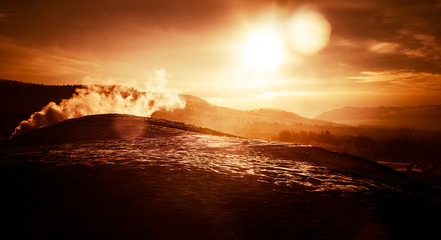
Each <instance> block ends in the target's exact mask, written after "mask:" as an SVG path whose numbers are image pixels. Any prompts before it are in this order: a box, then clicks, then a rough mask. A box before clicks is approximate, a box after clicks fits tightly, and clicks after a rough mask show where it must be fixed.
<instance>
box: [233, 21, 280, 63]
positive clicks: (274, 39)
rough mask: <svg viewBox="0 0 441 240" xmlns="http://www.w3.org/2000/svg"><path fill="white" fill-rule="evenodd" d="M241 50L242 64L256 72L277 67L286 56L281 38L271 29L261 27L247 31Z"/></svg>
mask: <svg viewBox="0 0 441 240" xmlns="http://www.w3.org/2000/svg"><path fill="white" fill-rule="evenodd" d="M241 51H242V62H243V65H244V66H245V67H246V68H247V69H250V70H253V71H258V72H259V71H268V70H274V69H276V68H278V67H279V66H280V65H281V64H282V63H283V61H284V60H285V57H286V56H285V55H286V49H285V46H284V42H283V38H282V36H281V34H280V33H278V32H277V31H275V30H273V29H265V28H263V29H258V30H255V31H253V32H251V33H249V34H248V36H247V37H246V39H245V41H244V42H243V44H242V46H241Z"/></svg>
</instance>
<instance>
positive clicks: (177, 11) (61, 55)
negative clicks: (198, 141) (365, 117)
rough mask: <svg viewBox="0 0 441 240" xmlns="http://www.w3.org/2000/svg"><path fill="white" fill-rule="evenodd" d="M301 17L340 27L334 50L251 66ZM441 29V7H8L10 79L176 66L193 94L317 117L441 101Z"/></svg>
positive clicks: (2, 17) (119, 76)
mask: <svg viewBox="0 0 441 240" xmlns="http://www.w3.org/2000/svg"><path fill="white" fill-rule="evenodd" d="M301 9H309V10H311V11H314V12H315V13H317V14H319V15H320V16H321V17H323V19H326V21H327V22H328V23H329V26H330V29H331V31H330V35H329V41H327V45H326V46H324V47H323V48H320V51H317V52H314V54H306V55H305V54H298V53H296V52H292V51H287V52H286V55H289V59H290V60H289V61H285V62H280V63H277V69H272V70H271V71H270V72H261V71H257V70H259V69H257V68H265V66H266V65H267V64H272V63H274V62H271V61H269V60H267V62H265V61H264V62H259V64H260V65H259V66H258V67H256V68H255V69H253V70H250V69H242V68H241V67H242V65H241V64H240V59H241V58H242V56H240V54H241V53H240V52H241V50H240V49H239V48H240V46H242V45H243V42H246V41H245V40H246V39H247V37H248V36H249V35H250V33H251V32H253V31H260V30H261V29H263V28H265V29H268V28H269V29H270V30H271V29H272V28H274V29H276V28H277V29H278V28H279V26H281V25H283V24H285V23H286V22H287V20H286V19H289V18H290V17H291V16H293V15H295V14H296V13H298V12H299V11H300V10H301ZM440 22H441V1H439V0H437V1H435V0H433V1H430V0H428V1H413V0H412V1H411V0H400V1H398V0H391V1H374V0H360V1H343V0H337V1H326V0H314V1H288V0H285V1H283V0H280V1H269V0H268V1H267V0H259V1H251V0H242V1H232V0H229V1H218V0H205V1H200V0H189V1H177V0H165V1H144V0H127V1H115V0H111V1H105V2H104V1H94V0H90V1H53V0H46V1H30V2H26V3H23V2H20V1H8V0H4V1H2V3H1V4H0V78H6V79H14V80H20V81H28V82H36V83H45V84H73V83H89V82H95V83H96V82H106V81H108V80H109V79H112V81H115V82H124V81H129V80H132V79H143V78H144V73H145V71H150V70H153V69H165V70H166V71H167V73H168V76H169V83H170V86H171V87H173V88H174V89H176V90H177V91H179V92H182V93H190V94H195V95H198V96H201V97H204V98H206V99H207V100H209V101H211V102H213V103H216V104H220V105H226V106H231V107H236V108H257V107H276V108H282V109H286V110H289V111H293V112H297V113H300V114H304V115H309V116H313V115H315V114H317V113H319V112H321V111H324V110H328V109H330V108H334V107H340V106H344V105H359V106H378V105H418V104H441V70H440V69H441V68H440V66H441V38H440V37H441V28H440V27H439V23H440ZM310 38H311V37H310ZM311 40H314V39H311ZM238 46H239V47H238ZM267 47H268V49H270V50H271V48H270V47H271V46H269V45H268V46H267ZM303 47H304V46H303ZM251 51H258V50H254V49H252V50H251ZM274 51H275V50H274ZM274 51H272V50H271V51H270V52H274ZM261 56H262V55H261ZM261 56H260V57H261ZM268 56H269V57H268V58H269V59H271V58H274V55H268ZM251 57H254V55H252V56H251ZM257 58H259V55H257Z"/></svg>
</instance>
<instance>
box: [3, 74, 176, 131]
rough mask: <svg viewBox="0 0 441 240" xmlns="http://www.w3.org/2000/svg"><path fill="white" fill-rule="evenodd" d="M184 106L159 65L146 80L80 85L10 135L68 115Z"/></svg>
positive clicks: (135, 112) (139, 113)
mask: <svg viewBox="0 0 441 240" xmlns="http://www.w3.org/2000/svg"><path fill="white" fill-rule="evenodd" d="M95 80H96V79H95ZM108 83H109V80H107V84H108ZM134 86H136V88H135V87H134ZM183 107H185V102H184V101H183V100H182V99H181V98H180V97H179V95H178V94H177V93H176V92H175V91H172V90H171V89H170V88H169V87H168V80H167V73H166V72H165V70H163V69H160V70H156V71H154V72H153V74H152V73H149V74H148V80H147V81H144V82H143V83H140V82H137V81H135V80H133V81H131V82H130V83H128V84H125V85H85V86H84V87H81V88H77V89H76V90H75V93H74V94H73V96H72V97H71V98H69V99H63V100H62V101H61V103H60V104H59V105H58V104H56V103H54V102H50V103H49V104H48V105H46V106H45V107H43V109H42V110H41V111H39V112H36V113H34V114H32V115H31V116H30V118H29V119H28V120H25V121H22V122H20V124H19V125H18V126H17V127H16V128H15V131H14V133H13V134H12V135H11V137H10V139H12V138H14V137H15V136H17V135H19V134H22V133H25V132H29V131H31V130H34V129H38V128H41V127H44V126H48V125H51V124H54V123H57V122H60V121H63V120H66V119H69V118H77V117H82V116H86V115H91V114H103V113H121V114H131V115H137V116H144V117H149V116H151V114H152V113H153V112H155V111H157V110H160V109H166V110H173V109H176V108H183Z"/></svg>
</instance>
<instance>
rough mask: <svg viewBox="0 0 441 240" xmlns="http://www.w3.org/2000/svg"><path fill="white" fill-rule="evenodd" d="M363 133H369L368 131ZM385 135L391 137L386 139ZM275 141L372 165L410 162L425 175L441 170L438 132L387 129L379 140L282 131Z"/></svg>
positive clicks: (321, 132)
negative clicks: (346, 155) (318, 148)
mask: <svg viewBox="0 0 441 240" xmlns="http://www.w3.org/2000/svg"><path fill="white" fill-rule="evenodd" d="M363 130H364V132H368V131H369V128H365V129H363ZM376 131H378V129H374V130H373V133H374V134H376V133H375V132H376ZM388 132H389V134H390V133H391V132H392V134H391V135H386V134H388ZM394 132H395V133H394ZM274 140H277V141H284V142H294V143H299V144H310V145H315V146H321V147H325V148H328V149H331V150H334V151H337V152H344V153H349V154H352V155H356V156H360V157H362V158H367V159H370V160H375V161H396V162H411V163H414V166H417V165H418V167H419V169H421V170H422V171H427V172H430V171H434V170H437V169H438V168H439V167H440V166H441V159H440V153H439V152H440V149H441V133H438V132H429V131H425V132H421V131H417V130H410V129H396V130H391V129H388V130H387V131H385V134H383V136H381V138H378V137H373V136H369V135H336V134H333V133H332V130H331V131H329V130H326V131H320V132H314V131H296V130H282V131H280V132H279V133H278V134H277V136H275V137H274Z"/></svg>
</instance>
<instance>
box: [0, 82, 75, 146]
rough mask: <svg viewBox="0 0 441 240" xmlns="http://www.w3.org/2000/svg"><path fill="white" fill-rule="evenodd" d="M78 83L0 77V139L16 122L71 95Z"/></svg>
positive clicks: (10, 132)
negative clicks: (13, 79)
mask: <svg viewBox="0 0 441 240" xmlns="http://www.w3.org/2000/svg"><path fill="white" fill-rule="evenodd" d="M78 87H80V85H60V86H54V85H42V84H33V83H23V82H18V81H11V80H1V79H0V126H1V129H0V140H1V139H3V140H5V139H7V138H9V136H10V135H11V134H12V132H13V131H14V128H15V127H17V126H18V124H19V123H20V122H21V121H23V120H26V119H28V118H29V116H30V115H31V114H33V113H34V112H37V111H40V110H41V108H42V107H44V106H46V105H47V104H48V103H49V102H55V103H59V102H61V100H62V99H67V98H70V97H71V96H72V94H73V93H74V92H75V89H76V88H78Z"/></svg>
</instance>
